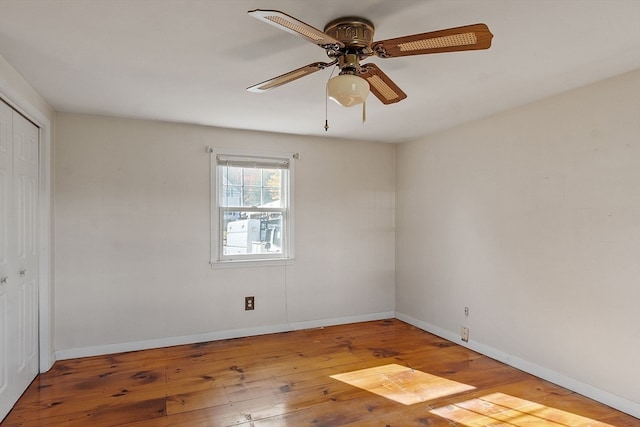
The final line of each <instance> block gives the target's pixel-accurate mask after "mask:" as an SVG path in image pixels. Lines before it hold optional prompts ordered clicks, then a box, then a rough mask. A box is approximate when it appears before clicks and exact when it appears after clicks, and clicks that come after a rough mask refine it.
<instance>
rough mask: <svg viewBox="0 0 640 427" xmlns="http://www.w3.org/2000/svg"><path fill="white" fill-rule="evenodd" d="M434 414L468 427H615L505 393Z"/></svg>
mask: <svg viewBox="0 0 640 427" xmlns="http://www.w3.org/2000/svg"><path fill="white" fill-rule="evenodd" d="M431 413H433V414H436V415H439V416H441V417H444V418H446V419H448V420H451V421H454V422H456V423H459V424H461V425H464V426H468V427H476V426H478V427H480V426H483V427H484V426H487V425H491V426H496V425H509V426H545V427H546V426H549V427H557V426H563V427H578V426H581V427H583V426H584V427H586V426H590V427H613V426H611V425H610V424H606V423H602V422H599V421H595V420H592V419H591V418H587V417H583V416H580V415H576V414H573V413H571V412H567V411H562V410H560V409H555V408H550V407H548V406H545V405H541V404H539V403H535V402H531V401H528V400H524V399H520V398H518V397H514V396H510V395H508V394H504V393H493V394H488V395H486V396H482V397H479V398H477V399H471V400H466V401H464V402H459V403H455V404H453V405H448V406H444V407H442V408H438V409H434V410H432V411H431Z"/></svg>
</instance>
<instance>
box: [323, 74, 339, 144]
mask: <svg viewBox="0 0 640 427" xmlns="http://www.w3.org/2000/svg"><path fill="white" fill-rule="evenodd" d="M336 68H338V67H337V66H336V67H333V70H331V74H330V75H329V80H331V77H333V73H335V71H336ZM329 80H327V84H326V85H325V86H324V131H325V132H328V131H329V113H328V111H329V107H328V104H329Z"/></svg>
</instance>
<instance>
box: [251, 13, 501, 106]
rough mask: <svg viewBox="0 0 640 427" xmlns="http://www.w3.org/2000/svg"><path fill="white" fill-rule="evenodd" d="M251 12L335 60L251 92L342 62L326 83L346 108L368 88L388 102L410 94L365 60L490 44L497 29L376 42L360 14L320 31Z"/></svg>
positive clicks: (360, 99)
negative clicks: (334, 75) (312, 45)
mask: <svg viewBox="0 0 640 427" xmlns="http://www.w3.org/2000/svg"><path fill="white" fill-rule="evenodd" d="M248 14H249V15H251V16H253V17H254V18H257V19H260V20H261V21H264V22H266V23H268V24H271V25H273V26H275V27H277V28H279V29H281V30H284V31H287V32H289V33H291V34H294V35H296V36H299V37H302V38H303V39H305V40H308V41H310V42H311V43H313V44H315V45H317V46H319V47H321V48H323V49H324V50H325V51H326V53H327V56H328V57H329V58H331V59H333V60H332V61H331V62H313V63H311V64H308V65H305V66H304V67H300V68H298V69H296V70H293V71H290V72H288V73H285V74H282V75H280V76H277V77H274V78H272V79H269V80H266V81H264V82H262V83H258V84H256V85H253V86H250V87H248V88H247V90H248V91H250V92H265V91H267V90H269V89H273V88H275V87H278V86H282V85H283V84H286V83H289V82H292V81H294V80H297V79H299V78H301V77H304V76H308V75H309V74H312V73H315V72H316V71H319V70H323V69H325V68H327V67H331V66H334V65H336V64H337V66H338V67H339V68H340V73H339V75H338V76H336V77H334V78H332V79H330V80H329V82H328V83H327V94H328V95H329V97H330V98H331V99H333V100H334V101H336V102H337V103H338V104H340V105H343V106H345V107H349V106H352V105H357V104H361V103H363V102H364V101H365V99H366V97H367V95H368V94H369V91H371V93H373V94H374V95H375V96H376V98H378V99H379V100H380V101H381V102H382V103H383V104H393V103H396V102H398V101H402V100H403V99H405V98H406V97H407V95H406V94H405V93H404V92H403V91H402V89H400V88H399V87H398V85H396V84H395V83H394V82H393V81H392V80H391V79H390V78H389V77H388V76H387V75H386V74H385V73H383V72H382V70H381V69H380V68H379V67H378V66H377V65H375V64H372V63H369V64H360V61H362V60H364V59H366V58H368V57H370V56H373V55H376V56H377V57H379V58H396V57H400V56H408V55H424V54H428V53H443V52H458V51H465V50H479V49H488V48H489V47H491V39H492V38H493V34H491V32H490V31H489V28H488V27H487V26H486V25H485V24H474V25H466V26H463V27H456V28H449V29H445V30H439V31H432V32H428V33H421V34H413V35H410V36H404V37H398V38H393V39H388V40H382V41H373V34H374V26H373V23H371V21H369V20H367V19H365V18H361V17H356V16H347V17H342V18H337V19H334V20H332V21H331V22H329V23H328V24H327V25H325V27H324V31H320V30H318V29H316V28H314V27H312V26H310V25H309V24H306V23H304V22H302V21H300V20H299V19H296V18H294V17H293V16H290V15H287V14H286V13H283V12H280V11H277V10H260V9H256V10H252V11H249V12H248Z"/></svg>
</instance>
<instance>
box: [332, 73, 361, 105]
mask: <svg viewBox="0 0 640 427" xmlns="http://www.w3.org/2000/svg"><path fill="white" fill-rule="evenodd" d="M327 95H328V96H329V98H331V99H332V100H334V101H335V102H337V103H338V104H340V105H342V106H343V107H351V106H354V105H358V104H362V103H364V102H365V101H366V100H367V95H369V82H367V81H366V80H365V79H363V78H362V77H358V76H354V75H352V74H340V75H338V76H336V77H334V78H332V79H330V80H329V81H328V82H327Z"/></svg>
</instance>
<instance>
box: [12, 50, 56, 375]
mask: <svg viewBox="0 0 640 427" xmlns="http://www.w3.org/2000/svg"><path fill="white" fill-rule="evenodd" d="M1 60H2V58H1V57H0V61H1ZM0 98H2V100H3V101H4V102H6V103H7V104H9V106H10V107H11V108H13V109H14V110H16V111H17V112H19V113H20V114H22V115H23V116H25V117H26V118H27V119H29V120H30V121H31V122H33V123H34V124H35V125H36V126H38V128H39V132H38V139H39V141H38V175H39V176H38V180H39V188H38V194H39V195H38V211H39V212H38V246H39V251H38V269H39V272H38V347H39V348H38V359H39V366H40V372H46V371H48V370H49V369H50V368H51V367H52V366H53V364H54V362H55V351H54V348H53V339H52V337H53V315H54V311H53V274H52V262H51V260H52V242H51V231H52V229H51V209H52V207H51V181H52V179H51V158H52V153H51V122H50V120H49V118H48V117H46V116H45V115H44V114H43V113H42V112H41V111H40V110H39V109H38V108H37V107H36V106H35V105H34V104H33V103H31V102H30V101H29V100H28V99H26V98H25V97H24V96H23V95H21V94H20V93H19V92H18V90H17V89H15V88H13V87H12V86H11V85H10V84H8V83H7V82H5V81H4V80H3V79H2V78H1V76H0Z"/></svg>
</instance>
